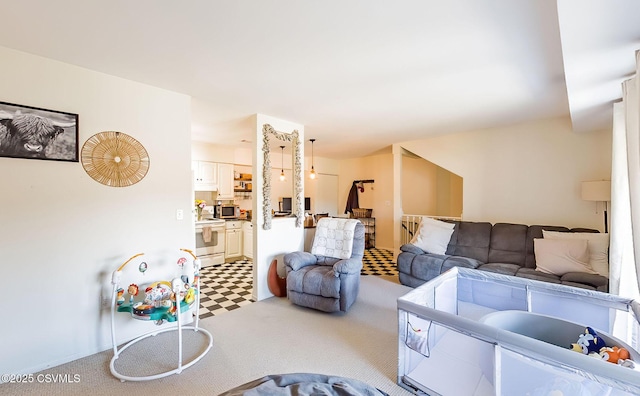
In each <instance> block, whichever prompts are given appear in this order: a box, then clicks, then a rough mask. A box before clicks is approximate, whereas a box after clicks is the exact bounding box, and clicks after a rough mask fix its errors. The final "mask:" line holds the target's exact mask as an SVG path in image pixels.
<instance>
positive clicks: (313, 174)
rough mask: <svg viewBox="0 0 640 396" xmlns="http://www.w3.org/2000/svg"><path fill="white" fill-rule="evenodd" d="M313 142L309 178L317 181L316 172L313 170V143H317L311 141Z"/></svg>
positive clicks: (313, 140) (312, 140)
mask: <svg viewBox="0 0 640 396" xmlns="http://www.w3.org/2000/svg"><path fill="white" fill-rule="evenodd" d="M309 140H310V141H311V172H309V177H310V178H311V179H315V178H316V170H315V169H314V168H313V142H315V141H316V139H309Z"/></svg>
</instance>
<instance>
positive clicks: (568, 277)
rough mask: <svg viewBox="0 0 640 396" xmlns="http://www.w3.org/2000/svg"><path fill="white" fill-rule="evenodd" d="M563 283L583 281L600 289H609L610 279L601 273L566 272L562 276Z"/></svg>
mask: <svg viewBox="0 0 640 396" xmlns="http://www.w3.org/2000/svg"><path fill="white" fill-rule="evenodd" d="M560 280H562V282H563V283H565V282H573V283H583V284H587V285H592V286H594V287H595V288H596V289H598V290H602V289H603V288H604V290H608V286H609V279H608V278H606V277H604V276H602V275H599V274H586V273H584V272H567V273H566V274H564V275H562V277H560Z"/></svg>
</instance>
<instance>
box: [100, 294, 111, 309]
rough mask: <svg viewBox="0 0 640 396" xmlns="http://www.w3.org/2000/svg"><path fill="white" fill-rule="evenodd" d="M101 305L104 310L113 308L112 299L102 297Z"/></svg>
mask: <svg viewBox="0 0 640 396" xmlns="http://www.w3.org/2000/svg"><path fill="white" fill-rule="evenodd" d="M100 305H101V306H102V308H108V307H110V306H111V297H104V296H101V297H100Z"/></svg>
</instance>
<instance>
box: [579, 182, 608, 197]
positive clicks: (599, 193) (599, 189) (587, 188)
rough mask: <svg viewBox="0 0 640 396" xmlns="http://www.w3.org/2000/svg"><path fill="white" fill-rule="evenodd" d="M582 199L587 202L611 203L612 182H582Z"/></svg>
mask: <svg viewBox="0 0 640 396" xmlns="http://www.w3.org/2000/svg"><path fill="white" fill-rule="evenodd" d="M582 199H583V200H585V201H600V202H608V201H611V181H610V180H596V181H583V182H582Z"/></svg>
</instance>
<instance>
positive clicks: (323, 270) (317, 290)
mask: <svg viewBox="0 0 640 396" xmlns="http://www.w3.org/2000/svg"><path fill="white" fill-rule="evenodd" d="M287 289H288V290H291V291H295V292H298V293H302V294H309V295H314V296H322V297H332V298H336V299H337V298H340V278H338V277H336V275H335V273H334V271H333V268H332V267H329V266H323V265H311V266H308V267H304V268H302V269H300V270H298V271H292V272H289V274H288V275H287Z"/></svg>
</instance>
